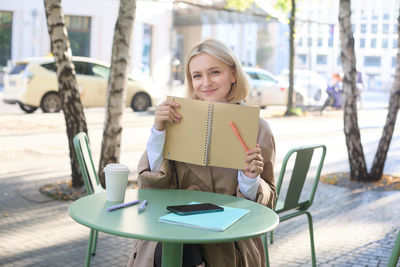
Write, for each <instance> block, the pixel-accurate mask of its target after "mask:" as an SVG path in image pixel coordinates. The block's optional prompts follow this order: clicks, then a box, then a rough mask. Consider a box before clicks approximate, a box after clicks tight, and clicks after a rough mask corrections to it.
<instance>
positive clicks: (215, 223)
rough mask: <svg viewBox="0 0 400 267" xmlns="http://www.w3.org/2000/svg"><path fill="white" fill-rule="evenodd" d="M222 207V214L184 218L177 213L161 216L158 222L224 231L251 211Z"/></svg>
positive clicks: (204, 214)
mask: <svg viewBox="0 0 400 267" xmlns="http://www.w3.org/2000/svg"><path fill="white" fill-rule="evenodd" d="M196 203H197V202H191V203H190V204H196ZM222 207H223V208H224V211H220V212H210V213H199V214H192V215H184V216H182V215H177V214H175V213H169V214H166V215H164V216H161V217H160V218H159V219H158V221H159V222H164V223H170V224H177V225H183V226H187V227H193V228H201V229H208V230H214V231H224V230H226V229H227V228H228V227H229V226H231V225H232V224H234V223H235V222H236V221H238V220H239V219H240V218H242V217H243V216H244V215H246V214H247V213H249V210H247V209H239V208H232V207H226V206H222Z"/></svg>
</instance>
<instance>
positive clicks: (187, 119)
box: [163, 96, 260, 169]
mask: <svg viewBox="0 0 400 267" xmlns="http://www.w3.org/2000/svg"><path fill="white" fill-rule="evenodd" d="M168 98H169V99H172V98H174V101H175V102H178V103H179V104H180V108H178V111H179V113H180V114H181V115H182V119H181V121H180V122H179V123H168V124H167V127H166V140H165V144H164V152H163V156H164V158H166V159H170V160H176V161H181V162H186V163H192V164H196V165H202V166H216V167H224V168H232V169H244V168H245V167H246V163H245V158H246V152H245V150H244V149H243V147H242V145H241V143H240V141H239V139H238V137H237V136H236V135H235V133H234V132H233V130H232V128H231V126H230V122H233V123H234V124H235V125H236V127H237V129H238V131H239V133H240V136H241V138H242V139H243V141H244V143H245V144H246V146H247V147H248V148H249V149H251V148H254V147H255V146H256V144H257V137H258V127H259V116H260V108H259V107H258V106H247V105H236V104H227V103H219V102H207V101H201V100H194V99H189V98H180V97H172V96H168Z"/></svg>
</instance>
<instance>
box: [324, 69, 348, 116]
mask: <svg viewBox="0 0 400 267" xmlns="http://www.w3.org/2000/svg"><path fill="white" fill-rule="evenodd" d="M326 92H327V93H328V98H327V99H326V100H325V102H324V105H323V106H322V108H321V112H322V111H324V110H325V108H326V107H333V108H341V107H342V95H343V86H342V77H340V75H339V74H338V73H335V74H333V75H332V78H331V80H330V81H329V84H328V87H327V88H326Z"/></svg>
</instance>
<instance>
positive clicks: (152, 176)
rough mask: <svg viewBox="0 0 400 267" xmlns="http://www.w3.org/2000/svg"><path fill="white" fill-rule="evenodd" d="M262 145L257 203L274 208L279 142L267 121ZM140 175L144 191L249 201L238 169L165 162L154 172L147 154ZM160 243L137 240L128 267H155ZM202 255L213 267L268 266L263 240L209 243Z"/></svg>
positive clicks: (261, 133)
mask: <svg viewBox="0 0 400 267" xmlns="http://www.w3.org/2000/svg"><path fill="white" fill-rule="evenodd" d="M258 144H259V145H260V147H261V153H262V156H263V159H264V171H263V173H262V174H261V178H262V179H260V186H259V188H258V192H257V197H256V201H257V202H258V203H260V204H262V205H266V206H268V207H272V206H273V204H274V201H275V198H276V190H275V184H274V172H273V166H274V161H275V141H274V137H273V135H272V132H271V130H270V128H269V126H268V124H267V122H266V121H264V120H263V119H260V128H259V133H258ZM175 171H176V175H175ZM138 173H139V177H138V184H139V187H140V188H165V189H167V188H169V189H175V188H179V189H187V190H199V191H207V192H215V193H220V194H227V195H232V196H237V197H242V198H245V196H244V195H243V194H242V193H241V192H240V190H239V186H238V181H237V170H235V169H226V168H219V167H206V166H199V165H193V164H188V163H183V162H175V161H174V162H172V161H168V160H163V162H162V164H161V167H160V170H159V172H150V171H149V163H148V160H147V154H146V152H145V153H144V154H143V156H142V157H141V159H140V161H139V165H138ZM177 180H178V181H177ZM260 223H263V222H260ZM156 244H157V242H151V241H144V240H139V241H137V243H136V244H135V245H134V249H133V252H132V255H131V258H130V260H129V263H128V266H131V267H133V266H134V267H153V264H154V263H153V261H154V250H155V246H156ZM202 252H203V255H204V257H205V258H206V260H207V262H208V264H209V266H210V267H245V266H248V267H261V266H265V255H264V249H263V245H262V242H261V237H256V238H251V239H248V240H241V241H237V242H228V243H218V244H205V245H203V246H202Z"/></svg>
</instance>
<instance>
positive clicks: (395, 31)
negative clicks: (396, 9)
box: [393, 24, 397, 33]
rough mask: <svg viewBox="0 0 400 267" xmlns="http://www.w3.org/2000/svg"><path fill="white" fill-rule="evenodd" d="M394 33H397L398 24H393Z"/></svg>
mask: <svg viewBox="0 0 400 267" xmlns="http://www.w3.org/2000/svg"><path fill="white" fill-rule="evenodd" d="M393 33H397V24H393Z"/></svg>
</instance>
